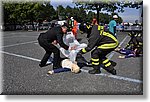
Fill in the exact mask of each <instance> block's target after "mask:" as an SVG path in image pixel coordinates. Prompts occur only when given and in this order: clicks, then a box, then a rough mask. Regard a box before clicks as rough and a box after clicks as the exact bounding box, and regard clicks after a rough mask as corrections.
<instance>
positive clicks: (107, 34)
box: [103, 32, 118, 43]
mask: <svg viewBox="0 0 150 102" xmlns="http://www.w3.org/2000/svg"><path fill="white" fill-rule="evenodd" d="M103 35H104V36H108V37H110V38H112V39H113V40H114V41H115V42H117V43H118V40H117V39H116V38H115V37H114V36H113V35H112V34H110V33H107V32H104V33H103Z"/></svg>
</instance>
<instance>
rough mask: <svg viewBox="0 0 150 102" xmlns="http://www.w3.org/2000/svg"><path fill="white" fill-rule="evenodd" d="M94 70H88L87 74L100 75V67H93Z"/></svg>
mask: <svg viewBox="0 0 150 102" xmlns="http://www.w3.org/2000/svg"><path fill="white" fill-rule="evenodd" d="M93 68H94V69H92V70H89V72H88V73H89V74H100V73H101V71H100V66H93Z"/></svg>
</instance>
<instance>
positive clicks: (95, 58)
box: [89, 48, 101, 74]
mask: <svg viewBox="0 0 150 102" xmlns="http://www.w3.org/2000/svg"><path fill="white" fill-rule="evenodd" d="M99 54H100V53H99V51H98V49H97V48H96V49H94V50H93V51H92V53H91V57H92V58H91V61H92V66H93V69H92V70H89V74H99V73H101V71H100V63H99Z"/></svg>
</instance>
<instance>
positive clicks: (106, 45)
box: [98, 43, 118, 49]
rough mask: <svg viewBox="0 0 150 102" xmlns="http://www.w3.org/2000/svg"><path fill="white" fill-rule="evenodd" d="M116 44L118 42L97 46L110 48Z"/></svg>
mask: <svg viewBox="0 0 150 102" xmlns="http://www.w3.org/2000/svg"><path fill="white" fill-rule="evenodd" d="M117 46H118V43H110V44H103V45H101V46H98V48H101V49H111V48H115V47H117Z"/></svg>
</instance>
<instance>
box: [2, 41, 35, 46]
mask: <svg viewBox="0 0 150 102" xmlns="http://www.w3.org/2000/svg"><path fill="white" fill-rule="evenodd" d="M35 42H37V40H34V41H29V42H24V43H17V44H12V45H6V46H2V48H6V47H12V46H18V45H24V44H30V43H35Z"/></svg>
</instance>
